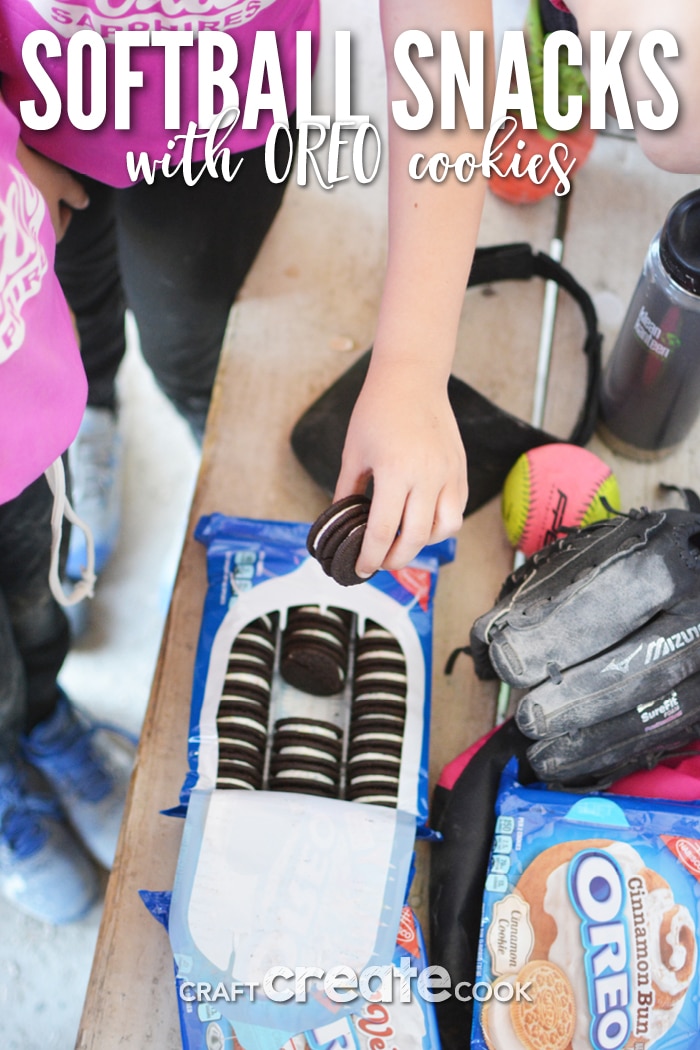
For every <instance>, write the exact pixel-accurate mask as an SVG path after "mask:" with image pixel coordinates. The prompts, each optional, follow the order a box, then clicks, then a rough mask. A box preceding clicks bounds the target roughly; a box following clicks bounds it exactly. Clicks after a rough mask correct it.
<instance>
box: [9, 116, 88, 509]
mask: <svg viewBox="0 0 700 1050" xmlns="http://www.w3.org/2000/svg"><path fill="white" fill-rule="evenodd" d="M18 137H19V127H18V125H17V121H16V120H15V118H14V117H13V116H12V115H11V114H10V113H9V112H8V110H7V108H6V107H5V106H4V105H3V102H2V99H0V503H4V502H5V501H7V500H9V499H13V498H14V497H15V496H17V495H19V493H20V492H21V491H22V490H23V489H24V488H26V486H27V485H29V484H30V483H31V482H32V481H34V480H35V479H36V478H38V477H41V475H42V474H43V472H44V471H45V470H46V469H47V467H49V466H50V465H51V463H53V461H54V460H55V459H56V458H57V457H58V456H60V455H61V454H62V453H63V452H64V451H65V449H66V448H67V447H68V445H69V444H70V443H71V441H72V440H73V438H74V437H75V434H76V432H77V430H78V426H79V424H80V420H81V418H82V415H83V410H84V408H85V400H86V397H87V381H86V379H85V372H84V371H83V366H82V362H81V360H80V352H79V350H78V344H77V341H76V338H75V334H74V332H73V326H72V324H71V320H70V315H69V313H68V307H67V306H66V303H65V300H64V298H63V293H62V292H61V289H60V287H59V284H58V281H57V279H56V276H55V274H54V271H53V259H54V250H55V240H54V234H53V229H52V226H51V222H50V219H49V213H48V210H47V208H46V204H45V203H44V198H43V197H42V196H41V194H40V193H39V191H38V190H37V189H36V188H35V187H34V186H33V185H32V183H31V182H30V181H29V179H28V178H27V177H26V175H25V174H24V172H23V171H22V169H21V167H20V165H19V164H18V163H17V158H16V156H15V152H16V149H17V141H18Z"/></svg>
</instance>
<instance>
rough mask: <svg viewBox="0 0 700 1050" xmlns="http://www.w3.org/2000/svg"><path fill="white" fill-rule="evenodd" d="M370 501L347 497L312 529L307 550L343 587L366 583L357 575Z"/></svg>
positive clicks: (319, 519)
mask: <svg viewBox="0 0 700 1050" xmlns="http://www.w3.org/2000/svg"><path fill="white" fill-rule="evenodd" d="M369 508H370V500H369V499H368V497H367V496H362V495H353V496H346V497H345V498H344V499H341V500H338V501H337V502H336V503H333V504H331V506H330V507H327V508H326V510H324V511H323V513H322V514H320V515H319V516H318V518H317V519H316V521H315V522H314V523H313V525H312V526H311V528H310V529H309V535H308V537H307V540H306V548H307V550H308V552H309V554H311V556H312V557H314V558H316V560H317V561H318V562H319V563H320V565H321V567H322V568H323V571H324V572H325V573H326V575H327V576H330V577H332V578H333V579H334V580H335V581H336V583H339V584H340V585H341V586H342V587H351V586H353V585H354V584H358V583H364V582H365V579H363V577H361V576H358V575H357V573H356V572H355V564H356V562H357V558H358V555H359V553H360V548H361V547H362V541H363V539H364V536H365V529H366V528H367V519H368V517H369Z"/></svg>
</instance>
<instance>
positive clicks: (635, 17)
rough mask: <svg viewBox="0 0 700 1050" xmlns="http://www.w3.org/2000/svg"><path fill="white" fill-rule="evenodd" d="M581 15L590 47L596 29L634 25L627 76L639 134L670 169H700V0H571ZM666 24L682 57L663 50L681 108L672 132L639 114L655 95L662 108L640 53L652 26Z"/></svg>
mask: <svg viewBox="0 0 700 1050" xmlns="http://www.w3.org/2000/svg"><path fill="white" fill-rule="evenodd" d="M568 4H569V7H570V8H571V11H572V12H573V14H574V15H575V16H576V18H577V20H578V27H579V33H580V35H581V39H582V42H583V45H584V51H586V50H587V44H588V41H589V39H590V33H591V30H594V29H603V30H605V31H606V32H607V33H608V34H609V35H612V34H614V33H616V32H617V31H618V30H625V29H631V30H632V32H633V35H632V38H631V40H630V42H629V43H628V45H627V49H626V52H625V61H624V62H623V76H624V81H625V88H626V92H627V97H628V100H629V103H630V108H631V110H632V117H633V119H634V121H635V126H636V132H637V139H638V142H639V144H640V146H641V148H642V149H643V150H644V152H645V153H646V155H647V156H648V157H649V159H650V160H651V161H652V162H653V163H654V164H656V165H657V166H658V167H660V168H665V169H666V170H668V171H678V172H686V173H691V172H699V171H700V77H698V72H697V71H698V66H699V65H700V4H698V2H697V0H674V2H673V3H667V4H663V3H660V2H659V0H615V3H610V0H568ZM656 29H665V30H668V31H669V32H670V33H672V34H673V36H674V37H675V38H676V41H677V43H678V48H679V57H678V58H668V59H665V58H663V57H662V56H661V54H660V53H659V54H658V55H657V58H658V61H659V64H660V65H661V67H662V68H663V69H664V71H665V72H666V74H667V76H668V77H669V79H670V80H671V82H672V84H673V86H674V88H675V91H676V94H677V96H678V100H679V103H680V112H679V116H678V119H677V121H676V122H675V124H674V126H673V127H672V128H669V129H668V130H667V131H649V130H648V129H647V128H645V127H644V126H643V125H642V124H641V123H640V122H639V121H638V119H637V108H636V103H637V102H638V101H643V100H646V99H649V100H650V101H651V102H652V104H653V107H654V110H655V111H656V112H660V108H661V104H660V102H659V99H658V96H657V93H656V91H655V89H654V88H653V87H652V85H651V83H650V82H649V80H648V78H647V77H646V75H645V73H644V71H643V69H642V67H641V65H640V63H639V58H638V50H639V41H640V40H641V38H642V37H643V36H644V34H645V33H648V32H650V31H651V30H656Z"/></svg>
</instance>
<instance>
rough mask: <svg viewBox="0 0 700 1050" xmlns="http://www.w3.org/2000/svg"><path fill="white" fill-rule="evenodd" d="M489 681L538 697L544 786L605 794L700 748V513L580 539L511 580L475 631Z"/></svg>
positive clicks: (625, 524) (530, 723) (666, 515)
mask: <svg viewBox="0 0 700 1050" xmlns="http://www.w3.org/2000/svg"><path fill="white" fill-rule="evenodd" d="M470 648H471V653H472V656H473V658H474V662H475V667H476V672H477V674H478V675H479V677H481V678H492V677H498V678H501V679H502V680H503V681H504V682H508V683H509V684H510V685H512V686H514V687H517V688H518V689H524V690H527V692H525V695H524V696H522V697H521V699H520V700H519V702H518V705H517V710H516V715H515V718H516V722H517V725H518V727H519V729H520V730H521V731H522V732H523V733H524V734H525V735H526V736H528V737H531V738H533V739H534V740H535V741H536V743H534V744H532V745H531V747H530V748H529V749H528V753H527V755H528V760H529V762H530V764H531V765H532V768H533V770H534V772H535V774H536V775H537V776H538V777H539V778H540V779H541V780H545V781H551V782H554V783H559V784H568V785H571V786H577V785H578V786H581V785H587V786H598V787H600V786H603V784H604V783H608V782H610V781H611V780H613V779H615V778H617V777H619V776H621V775H623V774H625V773H627V772H631V771H632V770H634V769H638V768H641V767H643V766H652V765H654V764H655V763H656V762H658V761H659V759H661V758H662V757H663V756H664V755H666V754H668V753H669V752H672V751H676V750H678V749H679V748H681V747H682V746H683V745H684V744H686V743H687V742H688V741H690V740H693V739H694V738H696V737H698V736H700V513H695V512H692V511H690V510H681V509H676V508H673V509H668V510H659V511H647V510H639V511H636V510H633V511H631V512H630V513H629V514H628V515H624V516H623V515H620V516H618V517H615V518H612V519H608V520H606V521H602V522H598V523H596V524H594V525H591V526H589V527H588V528H585V529H578V530H575V531H573V532H571V533H569V534H568V535H566V536H564V537H562V538H561V539H559V540H557V541H556V542H555V543H553V544H551V545H550V546H548V547H545V548H543V549H542V550H541V551H539V552H538V553H537V554H534V555H533V556H532V557H531V558H529V559H528V560H527V561H526V562H525V563H524V564H523V565H522V566H521V567H520V568H519V569H517V570H516V571H515V572H513V573H512V574H511V575H510V576H509V577H508V579H507V580H506V582H505V584H504V585H503V588H502V590H501V593H500V595H499V597H498V599H497V601H496V604H495V605H494V607H493V608H492V609H491V610H490V611H489V612H488V613H486V614H485V615H484V616H481V617H479V619H478V620H477V621H476V622H475V624H474V626H473V627H472V630H471V637H470Z"/></svg>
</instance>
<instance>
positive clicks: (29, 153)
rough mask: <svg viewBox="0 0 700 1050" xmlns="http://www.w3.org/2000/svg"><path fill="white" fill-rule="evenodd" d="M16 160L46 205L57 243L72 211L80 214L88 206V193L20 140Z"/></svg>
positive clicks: (65, 173)
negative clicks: (79, 211) (77, 211)
mask: <svg viewBox="0 0 700 1050" xmlns="http://www.w3.org/2000/svg"><path fill="white" fill-rule="evenodd" d="M17 160H18V161H19V162H20V164H21V165H22V167H23V168H24V171H25V173H26V174H27V176H28V178H29V179H31V181H32V182H33V183H34V185H35V186H36V188H37V189H38V190H39V192H40V193H41V195H42V197H43V198H44V200H45V201H46V206H47V208H48V209H49V215H50V216H51V224H52V226H53V228H54V233H55V234H56V240H57V241H60V240H61V238H62V237H63V236H64V234H65V232H66V230H67V229H68V224H69V223H70V220H71V214H72V212H73V209H76V208H77V209H78V210H82V209H83V208H87V206H88V204H89V203H90V199H89V197H88V195H87V193H86V192H85V190H84V188H83V187H82V186H81V185H80V183H79V182H78V180H77V179H74V178H73V176H72V175H71V174H70V172H69V171H66V169H65V168H62V167H61V165H60V164H55V163H54V162H53V161H52V160H49V159H48V157H44V156H42V154H41V153H37V152H36V151H35V150H33V149H29V147H28V146H25V145H24V143H23V142H22V141H21V140H20V142H19V144H18V146H17Z"/></svg>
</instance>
